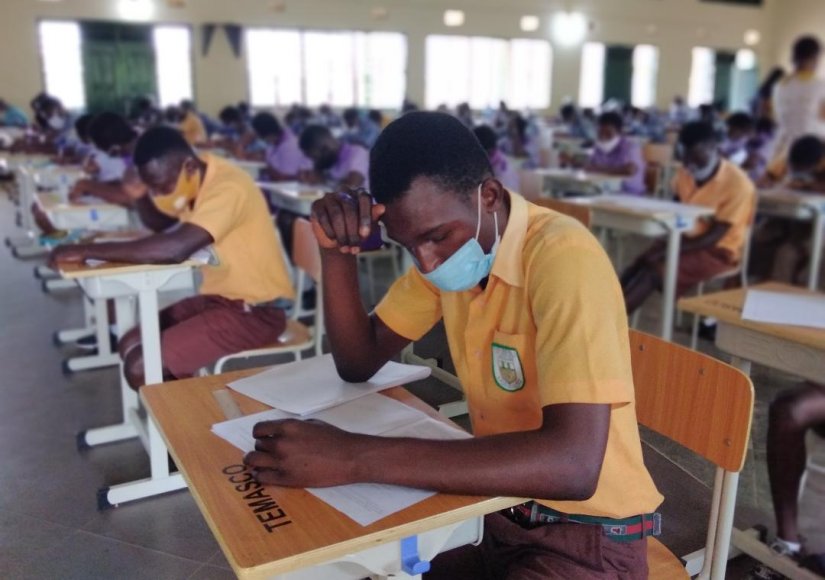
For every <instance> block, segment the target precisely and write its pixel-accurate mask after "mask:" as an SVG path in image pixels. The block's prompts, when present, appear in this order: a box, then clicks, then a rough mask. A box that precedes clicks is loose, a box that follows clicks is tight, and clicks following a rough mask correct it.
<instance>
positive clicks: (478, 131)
mask: <svg viewBox="0 0 825 580" xmlns="http://www.w3.org/2000/svg"><path fill="white" fill-rule="evenodd" d="M473 133H474V134H475V136H476V139H478V142H479V143H481V146H482V147H483V148H484V151H486V152H487V158H488V159H489V161H490V165H491V166H492V167H493V174H494V175H495V176H496V179H498V180H499V181H500V182H501V184H502V185H503V186H504V187H506V188H507V189H509V190H510V191H518V189H519V175H518V171H517V170H516V168H515V167H513V165H512V164H511V163H510V161H509V160H508V159H507V157H506V156H505V155H504V153H502V152H501V150H500V149H499V148H498V139H497V138H496V132H495V131H493V129H492V128H491V127H490V126H488V125H479V126H478V127H476V128H475V129H473Z"/></svg>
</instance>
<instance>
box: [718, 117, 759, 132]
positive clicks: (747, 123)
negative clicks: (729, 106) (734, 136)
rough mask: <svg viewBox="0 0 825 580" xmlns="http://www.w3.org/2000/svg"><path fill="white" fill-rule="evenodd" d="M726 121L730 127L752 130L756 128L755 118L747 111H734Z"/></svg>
mask: <svg viewBox="0 0 825 580" xmlns="http://www.w3.org/2000/svg"><path fill="white" fill-rule="evenodd" d="M725 123H726V124H727V126H728V129H740V130H742V131H752V130H753V128H754V120H753V117H751V116H750V115H748V114H747V113H742V112H739V113H734V114H733V115H731V116H730V117H728V119H727V121H725Z"/></svg>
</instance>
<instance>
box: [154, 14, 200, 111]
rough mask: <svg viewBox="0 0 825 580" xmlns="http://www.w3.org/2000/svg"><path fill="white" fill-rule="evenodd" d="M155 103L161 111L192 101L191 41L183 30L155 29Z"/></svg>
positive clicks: (169, 27)
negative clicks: (188, 100) (156, 93)
mask: <svg viewBox="0 0 825 580" xmlns="http://www.w3.org/2000/svg"><path fill="white" fill-rule="evenodd" d="M153 33H154V35H153V39H154V44H155V62H156V63H157V64H156V70H155V72H156V76H157V83H158V102H159V103H160V106H161V107H165V106H167V105H172V104H177V103H180V102H181V100H183V99H191V98H192V39H191V33H190V31H189V28H188V27H186V26H156V27H155V29H154V31H153Z"/></svg>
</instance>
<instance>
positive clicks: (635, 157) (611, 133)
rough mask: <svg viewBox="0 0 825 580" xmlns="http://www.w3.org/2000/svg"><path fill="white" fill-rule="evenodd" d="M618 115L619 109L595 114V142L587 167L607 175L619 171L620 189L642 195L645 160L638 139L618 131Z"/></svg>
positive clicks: (620, 130) (643, 191)
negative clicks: (596, 123) (597, 122)
mask: <svg viewBox="0 0 825 580" xmlns="http://www.w3.org/2000/svg"><path fill="white" fill-rule="evenodd" d="M622 126H623V122H622V117H621V115H619V113H615V112H609V113H602V114H601V115H600V116H599V124H598V133H597V140H596V146H595V148H594V150H593V154H592V155H591V156H590V161H589V162H588V163H587V166H586V167H587V170H588V171H593V172H596V173H606V174H609V175H620V176H623V177H625V178H626V179H625V180H624V181H622V192H624V193H631V194H634V195H642V194H644V193H645V192H646V191H647V188H646V187H645V169H646V164H645V161H644V157H643V156H642V147H641V145H640V144H639V142H638V141H634V140H633V139H631V138H629V137H627V136H625V135H623V134H622Z"/></svg>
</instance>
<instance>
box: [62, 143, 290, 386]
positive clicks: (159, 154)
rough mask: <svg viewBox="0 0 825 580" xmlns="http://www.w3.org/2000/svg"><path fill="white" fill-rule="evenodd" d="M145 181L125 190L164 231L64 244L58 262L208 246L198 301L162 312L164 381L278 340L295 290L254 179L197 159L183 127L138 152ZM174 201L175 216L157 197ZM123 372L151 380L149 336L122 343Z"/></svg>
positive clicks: (176, 258) (135, 382)
mask: <svg viewBox="0 0 825 580" xmlns="http://www.w3.org/2000/svg"><path fill="white" fill-rule="evenodd" d="M134 164H135V167H136V169H137V174H138V176H139V181H138V180H137V179H131V178H130V179H128V180H127V182H126V183H125V184H124V185H125V189H126V191H127V192H128V193H129V195H130V196H131V197H132V198H133V204H134V208H135V209H136V210H137V212H138V214H139V215H140V218H141V221H143V223H144V225H145V226H146V227H147V228H149V229H151V230H153V231H154V232H157V233H156V234H154V235H150V236H148V237H145V238H142V239H139V240H137V241H133V242H110V243H99V244H77V245H73V246H62V247H60V248H56V249H55V250H54V251H53V252H52V256H51V259H52V263H56V262H83V261H85V260H88V259H98V260H106V261H110V262H126V263H135V264H167V263H177V262H182V261H184V260H186V259H187V258H188V257H189V256H191V255H192V254H193V253H194V252H196V251H198V250H202V249H205V248H208V249H209V251H210V254H211V255H212V258H213V259H212V260H211V261H210V264H209V265H207V266H205V267H203V268H202V269H201V270H200V273H201V275H202V282H201V284H200V287H199V288H198V295H197V296H193V297H191V298H186V299H184V300H182V301H180V302H177V303H175V304H173V305H172V306H170V307H169V308H166V309H165V310H163V311H161V312H160V325H161V353H162V357H163V374H164V378H165V379H180V378H185V377H191V376H192V375H194V374H195V373H196V372H197V371H198V370H199V369H201V368H202V367H205V366H207V365H209V364H212V363H214V362H215V361H216V360H218V359H219V358H220V357H222V356H224V355H227V354H231V353H234V352H239V351H243V350H247V349H251V348H259V347H263V346H266V345H271V344H275V343H276V342H277V340H278V337H279V336H280V335H281V333H282V332H283V331H284V329H285V328H286V316H285V314H284V311H283V308H282V301H283V300H292V299H293V298H294V292H293V289H292V284H291V282H290V279H289V274H288V272H287V267H286V263H285V262H284V259H283V254H282V251H281V247H280V241H279V239H278V236H277V235H276V233H275V228H274V226H273V225H272V220H271V218H270V215H269V211H267V207H266V202H265V201H264V199H263V196H262V195H261V192H260V190H259V189H258V187H257V186H256V185H255V182H254V181H253V180H252V178H251V177H250V176H249V175H248V174H247V173H246V172H245V171H244V170H243V169H241V168H239V167H236V166H235V165H232V164H231V163H230V162H228V161H225V160H223V159H220V158H219V157H216V156H213V155H209V154H204V155H198V154H196V153H195V151H194V150H193V149H192V148H191V146H190V145H189V144H188V143H187V142H186V141H185V139H184V138H183V136H182V135H181V134H180V132H179V131H177V130H175V129H172V128H170V127H155V128H153V129H150V130H148V131H147V132H146V133H144V134H143V135H142V136H141V137H140V139H139V140H138V142H137V144H136V146H135V150H134ZM157 196H164V197H166V198H168V199H170V200H171V207H172V208H173V211H174V216H172V215H169V213H167V212H163V211H160V210H159V209H158V207H157V206H156V204H155V201H154V199H156V198H157ZM118 350H119V352H120V356H121V358H122V360H123V371H124V374H125V377H126V380H127V381H128V383H129V385H131V386H132V388H134V389H138V388H140V387H141V386H142V385H143V384H144V381H143V352H142V348H141V344H140V330H139V329H138V328H134V329H132V330H131V331H129V332H128V333H127V334H126V335H125V336H124V337H123V339H122V340H120V341H119V344H118Z"/></svg>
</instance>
